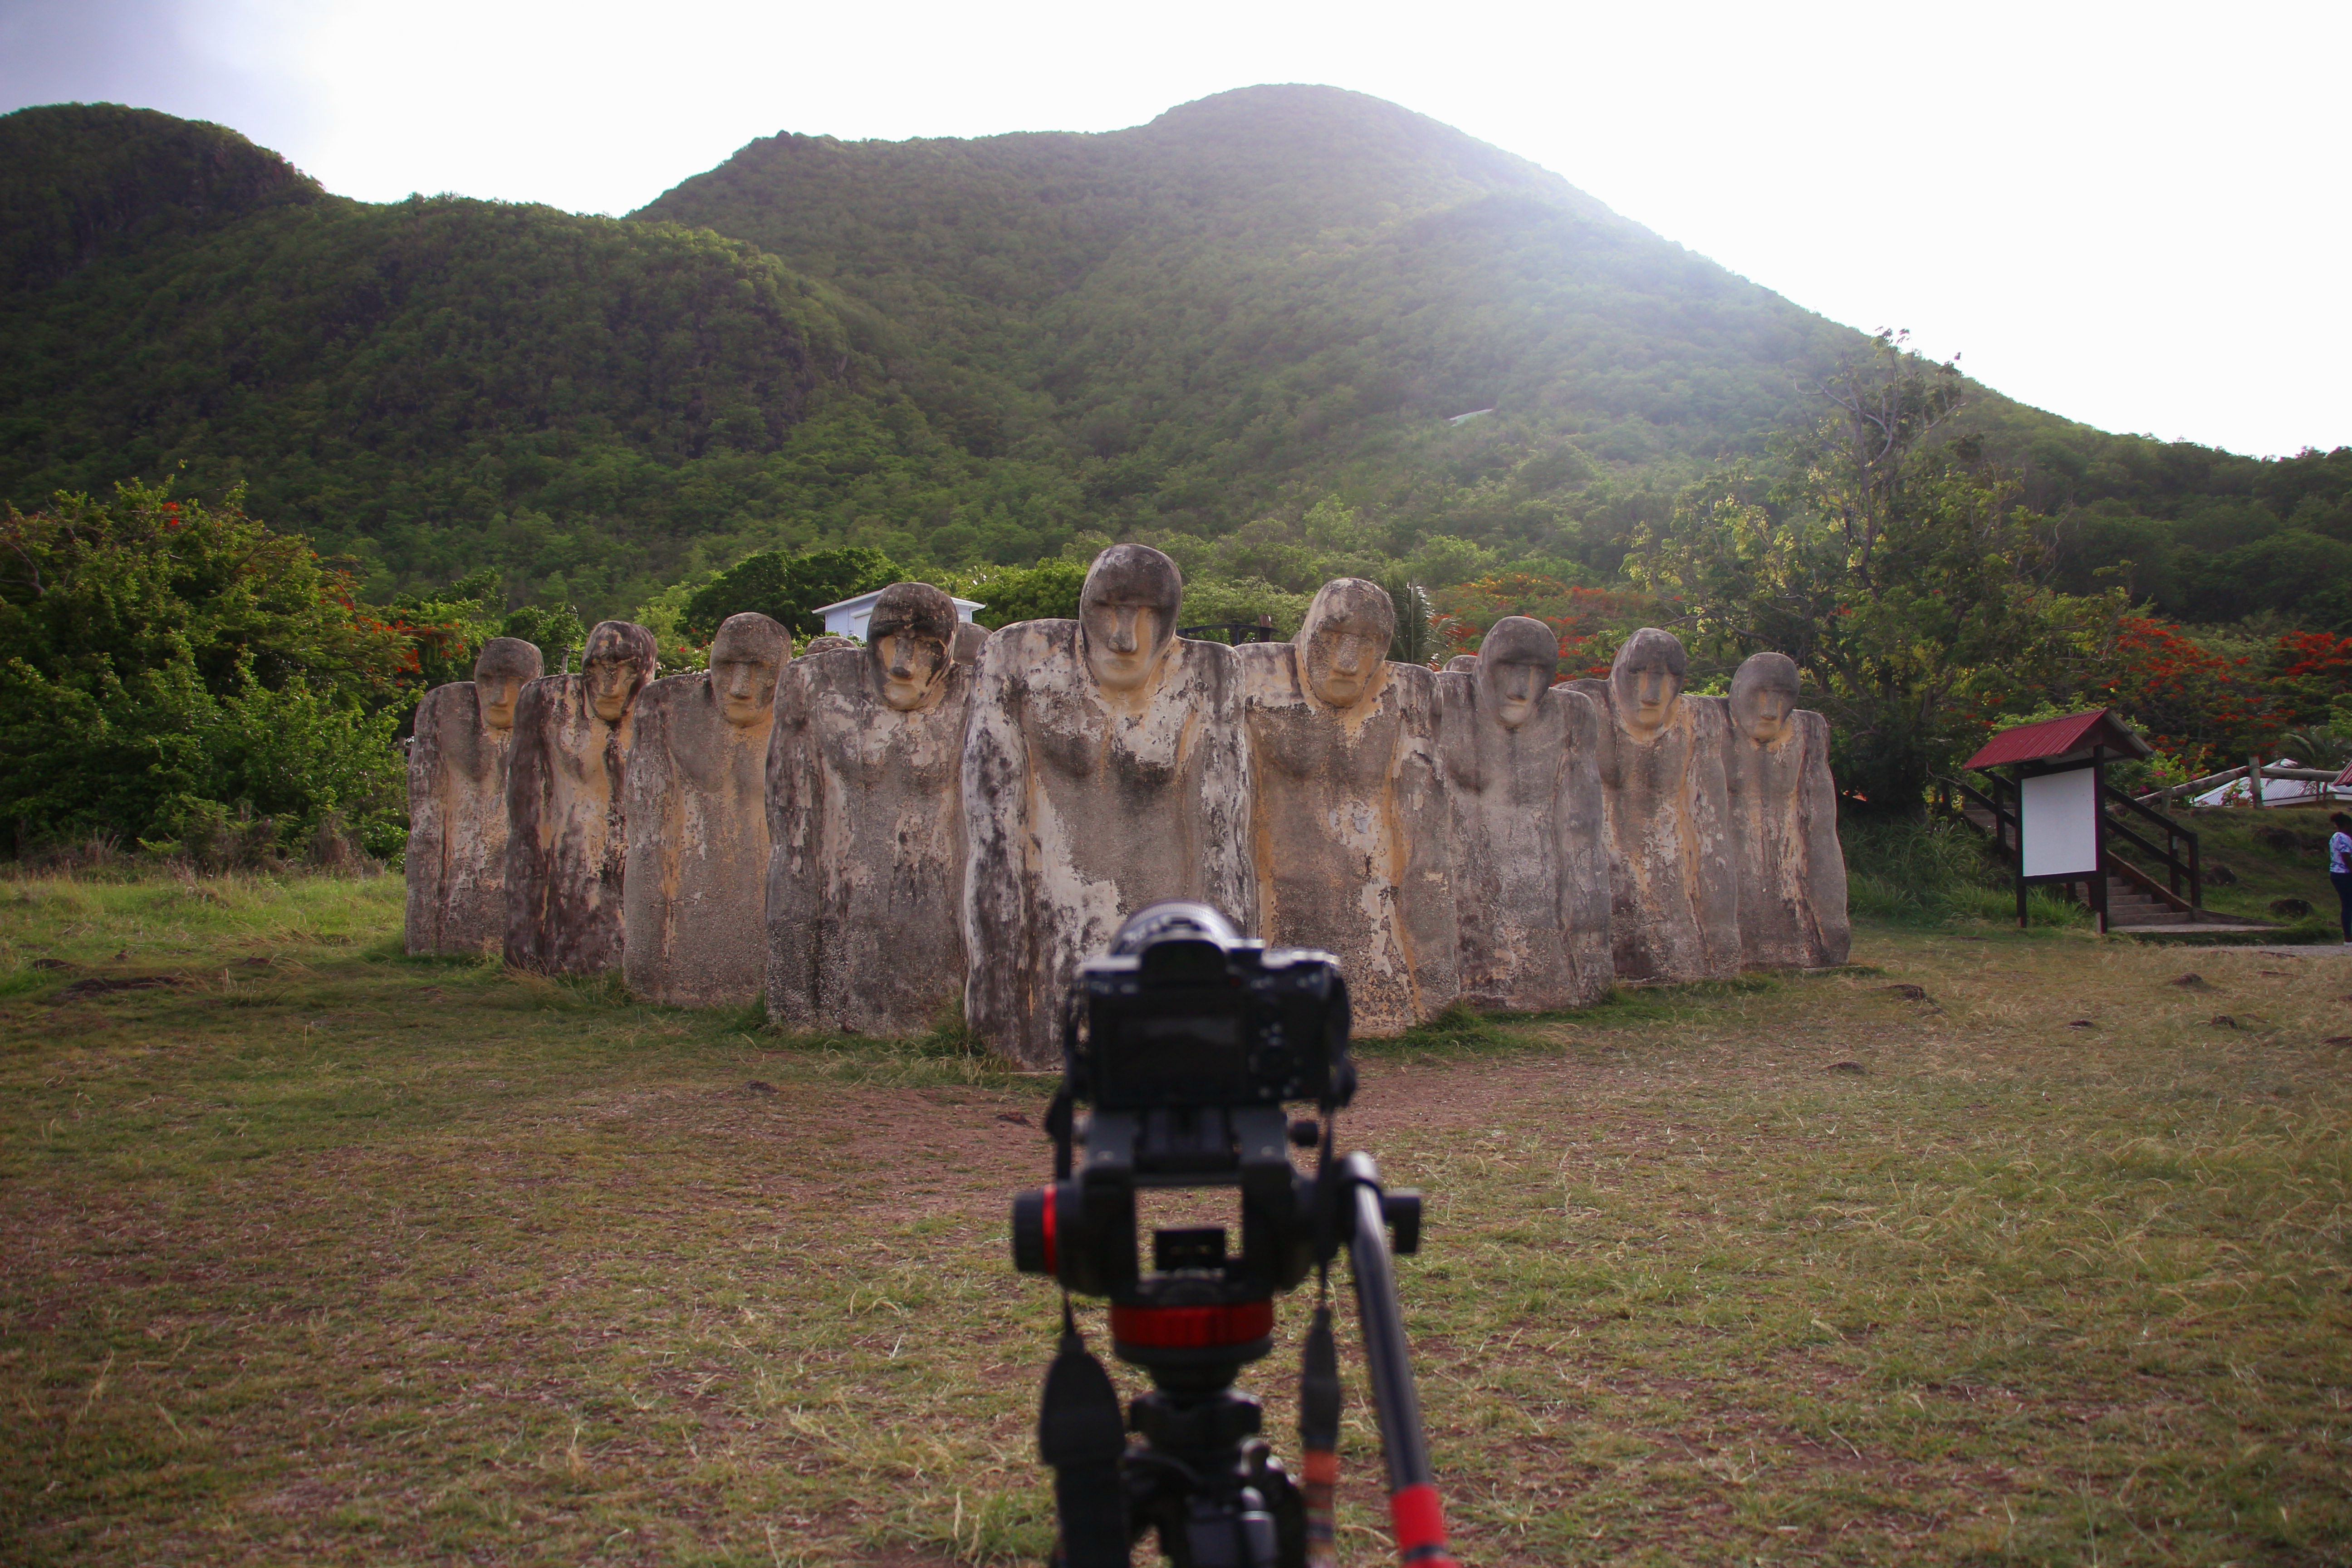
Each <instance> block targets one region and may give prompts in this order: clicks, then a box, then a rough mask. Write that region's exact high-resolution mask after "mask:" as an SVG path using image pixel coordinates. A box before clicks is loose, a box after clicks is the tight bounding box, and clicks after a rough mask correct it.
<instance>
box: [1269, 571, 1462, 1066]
mask: <svg viewBox="0 0 2352 1568" xmlns="http://www.w3.org/2000/svg"><path fill="white" fill-rule="evenodd" d="M1395 631H1396V611H1395V608H1394V606H1393V605H1392V603H1391V600H1390V598H1389V595H1388V593H1387V591H1386V590H1384V589H1382V588H1381V586H1380V585H1379V584H1376V583H1368V582H1366V581H1364V580H1363V579H1362V578H1360V577H1343V578H1340V579H1339V581H1337V582H1334V583H1326V584H1323V586H1322V588H1321V589H1320V590H1319V591H1318V593H1317V594H1316V595H1315V599H1314V602H1313V603H1312V604H1311V605H1308V607H1307V618H1306V621H1305V623H1304V624H1303V625H1301V626H1299V628H1298V633H1297V636H1296V637H1293V638H1292V639H1291V640H1290V641H1288V642H1286V643H1251V644H1246V645H1244V646H1243V647H1239V648H1236V649H1234V656H1235V658H1237V659H1238V660H1239V662H1240V665H1241V668H1242V691H1243V706H1244V720H1245V722H1246V724H1247V726H1248V733H1249V743H1250V766H1251V773H1252V787H1253V795H1252V805H1251V813H1252V816H1251V826H1252V834H1253V845H1254V847H1255V861H1256V868H1257V886H1258V914H1259V919H1260V922H1261V923H1260V928H1259V929H1260V930H1261V931H1262V932H1263V934H1264V935H1265V938H1266V940H1267V941H1268V942H1274V943H1276V944H1278V945H1280V946H1284V947H1319V948H1323V949H1325V950H1327V951H1328V952H1330V953H1332V954H1333V955H1334V956H1335V957H1337V958H1338V959H1339V963H1340V965H1341V967H1342V968H1343V969H1344V970H1345V971H1346V973H1347V976H1348V995H1349V1002H1350V1003H1351V1004H1352V1005H1353V1008H1354V1015H1355V1026H1356V1028H1357V1029H1358V1030H1359V1031H1360V1032H1361V1033H1364V1034H1368V1035H1391V1034H1395V1033H1397V1032H1398V1031H1400V1030H1402V1029H1404V1028H1407V1027H1409V1026H1412V1024H1413V1023H1415V1022H1417V1021H1418V1020H1420V1019H1423V1018H1426V1017H1429V1016H1432V1015H1433V1014H1435V1013H1436V1012H1438V1011H1439V1010H1440V1009H1442V1008H1443V1007H1444V1006H1445V1005H1446V1004H1447V1003H1449V1002H1451V1001H1452V1000H1453V999H1454V966H1455V947H1456V937H1455V923H1454V890H1453V885H1452V881H1451V879H1450V876H1449V858H1448V853H1447V851H1448V847H1449V844H1450V840H1451V836H1450V834H1449V832H1448V824H1447V821H1446V804H1445V792H1444V778H1443V775H1442V773H1441V771H1440V768H1439V765H1438V762H1437V754H1436V736H1437V687H1436V681H1437V677H1436V675H1435V674H1434V673H1433V671H1431V670H1428V669H1425V668H1422V667H1421V666H1419V665H1412V664H1392V663H1391V662H1389V660H1388V658H1387V654H1388V647H1389V642H1390V639H1391V637H1393V635H1394V634H1395Z"/></svg>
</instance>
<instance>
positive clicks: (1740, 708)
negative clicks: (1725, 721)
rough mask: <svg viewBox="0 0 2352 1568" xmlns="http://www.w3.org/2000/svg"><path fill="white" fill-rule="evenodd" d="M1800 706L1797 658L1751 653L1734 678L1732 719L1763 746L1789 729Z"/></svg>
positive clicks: (1777, 654) (1775, 654) (1732, 686)
mask: <svg viewBox="0 0 2352 1568" xmlns="http://www.w3.org/2000/svg"><path fill="white" fill-rule="evenodd" d="M1796 710H1797V661H1796V660H1795V659H1793V658H1790V657H1789V656H1788V655H1787V654H1785V653H1751V654H1749V655H1748V659H1747V662H1746V663H1744V664H1742V665H1741V666H1740V667H1739V671H1738V674H1736V675H1734V676H1733V677H1732V678H1731V722H1732V724H1733V725H1734V727H1736V728H1737V729H1738V731H1739V732H1740V733H1741V734H1743V735H1745V736H1747V737H1748V739H1749V740H1751V741H1753V742H1756V743H1757V744H1758V745H1759V746H1769V745H1770V744H1771V743H1772V742H1775V741H1777V740H1779V739H1780V737H1781V736H1783V735H1785V734H1787V733H1788V732H1789V715H1790V714H1791V713H1793V712H1795V711H1796Z"/></svg>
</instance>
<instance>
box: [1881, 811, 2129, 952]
mask: <svg viewBox="0 0 2352 1568" xmlns="http://www.w3.org/2000/svg"><path fill="white" fill-rule="evenodd" d="M1838 839H1839V842H1840V843H1841V844H1842V845H1843V847H1844V850H1845V871H1846V905H1847V909H1848V910H1849V911H1850V912H1851V913H1852V914H1853V918H1854V919H1856V920H1861V921H1876V922H1878V923H1880V924H1883V925H1904V926H1940V925H1951V924H1956V923H1964V922H1966V923H1973V922H1976V921H2001V922H2006V921H2014V920H2015V919H2016V918H2017V902H2016V893H2015V891H2014V888H2013V884H2012V883H2011V880H2010V875H2011V874H2010V871H2009V868H2007V867H2005V866H2003V865H2002V864H2001V863H2000V861H1999V860H1998V859H1997V858H1994V856H1993V855H1992V853H1991V851H1990V846H1989V845H1987V844H1986V842H1985V841H1984V840H1983V839H1982V838H1980V837H1978V836H1977V834H1976V832H1975V830H1974V829H1972V828H1970V827H1969V826H1966V825H1965V824H1963V823H1959V822H1956V821H1954V820H1952V819H1951V818H1949V817H1940V818H1931V819H1930V820H1928V821H1926V822H1904V821H1897V820H1889V819H1884V818H1870V819H1862V820H1852V819H1849V820H1847V821H1844V822H1841V823H1840V824H1839V825H1838ZM2025 907H2026V919H2027V921H2029V922H2030V923H2032V924H2033V925H2037V926H2059V925H2079V924H2081V923H2083V921H2084V919H2085V918H2086V917H2085V916H2084V913H2083V911H2082V910H2081V909H2079V908H2078V907H2077V906H2075V905H2074V904H2071V903H2068V902H2067V901H2066V900H2063V899H2060V898H2056V897H2053V895H2051V894H2050V893H2048V892H2045V891H2043V890H2042V889H2032V891H2030V892H2029V893H2028V895H2027V897H2026V906H2025Z"/></svg>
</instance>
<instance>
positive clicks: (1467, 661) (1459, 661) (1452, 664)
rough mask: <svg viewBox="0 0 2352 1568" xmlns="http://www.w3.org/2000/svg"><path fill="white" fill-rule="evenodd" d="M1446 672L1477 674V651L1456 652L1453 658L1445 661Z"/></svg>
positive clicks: (1452, 673)
mask: <svg viewBox="0 0 2352 1568" xmlns="http://www.w3.org/2000/svg"><path fill="white" fill-rule="evenodd" d="M1445 673H1446V674H1448V675H1475V674H1477V673H1478V656H1477V655H1476V654H1475V653H1457V654H1455V655H1454V657H1453V658H1449V659H1447V660H1446V661H1445Z"/></svg>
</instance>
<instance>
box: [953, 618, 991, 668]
mask: <svg viewBox="0 0 2352 1568" xmlns="http://www.w3.org/2000/svg"><path fill="white" fill-rule="evenodd" d="M987 646H988V628H987V627H986V626H974V625H973V624H972V623H971V622H970V621H958V622H957V623H956V635H955V661H956V662H957V663H958V664H978V663H979V662H980V653H981V649H982V648H984V647H987Z"/></svg>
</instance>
